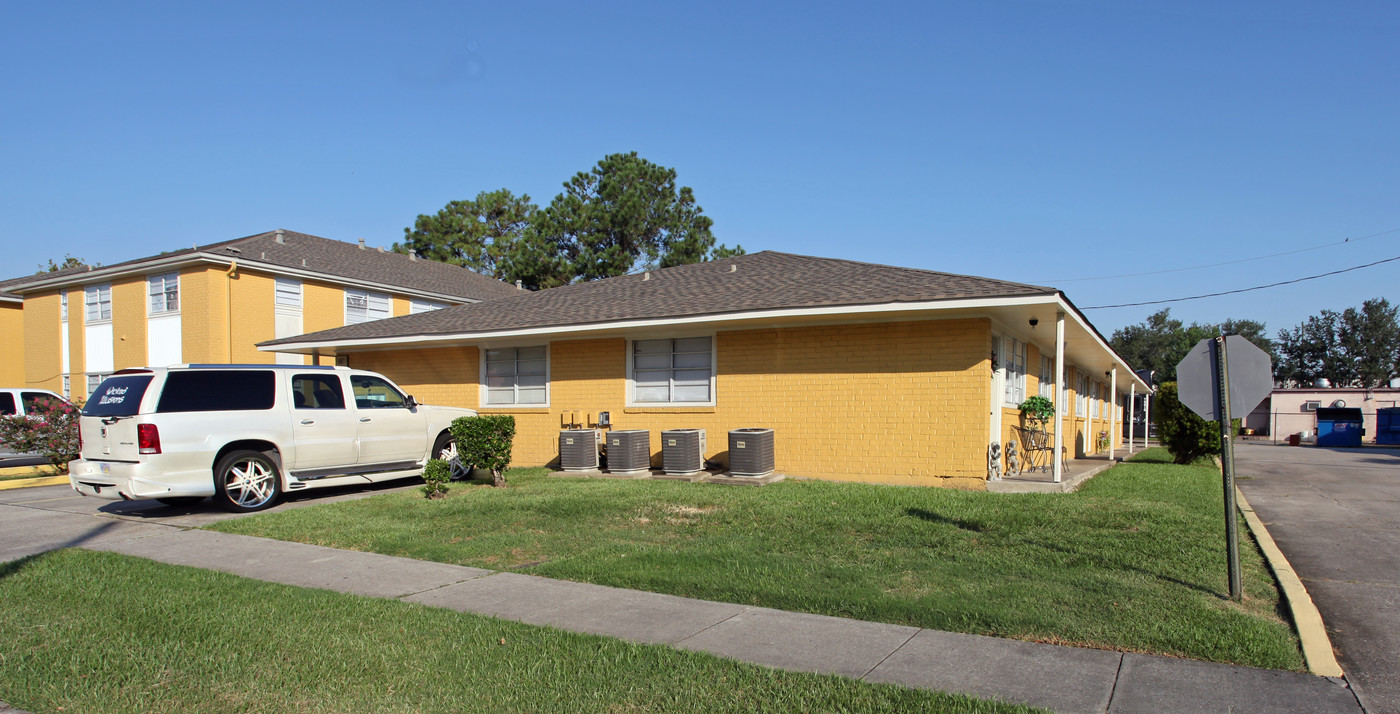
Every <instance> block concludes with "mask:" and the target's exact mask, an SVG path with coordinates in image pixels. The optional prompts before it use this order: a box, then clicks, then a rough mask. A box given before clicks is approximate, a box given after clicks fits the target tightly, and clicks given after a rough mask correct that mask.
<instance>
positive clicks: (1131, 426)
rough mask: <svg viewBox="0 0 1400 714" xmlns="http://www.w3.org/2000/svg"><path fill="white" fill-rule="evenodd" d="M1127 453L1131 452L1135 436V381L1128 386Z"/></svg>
mask: <svg viewBox="0 0 1400 714" xmlns="http://www.w3.org/2000/svg"><path fill="white" fill-rule="evenodd" d="M1124 416H1126V417H1128V453H1130V454H1131V453H1133V438H1134V437H1135V436H1137V434H1136V433H1134V432H1136V431H1137V382H1133V383H1132V385H1131V386H1129V387H1128V413H1127V414H1126V415H1124Z"/></svg>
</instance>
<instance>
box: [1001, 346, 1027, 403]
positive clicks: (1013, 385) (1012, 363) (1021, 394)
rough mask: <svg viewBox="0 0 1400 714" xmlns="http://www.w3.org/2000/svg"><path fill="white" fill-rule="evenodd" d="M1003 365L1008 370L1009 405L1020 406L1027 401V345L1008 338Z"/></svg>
mask: <svg viewBox="0 0 1400 714" xmlns="http://www.w3.org/2000/svg"><path fill="white" fill-rule="evenodd" d="M1003 347H1004V349H1003V351H1002V360H1001V361H1002V365H1003V367H1004V368H1005V369H1006V396H1005V400H1006V403H1007V404H1012V405H1016V406H1020V404H1021V402H1024V401H1026V343H1024V342H1022V341H1020V340H1018V339H1016V338H1014V337H1008V338H1006V340H1005V342H1003Z"/></svg>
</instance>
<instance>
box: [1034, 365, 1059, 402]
mask: <svg viewBox="0 0 1400 714" xmlns="http://www.w3.org/2000/svg"><path fill="white" fill-rule="evenodd" d="M1037 392H1038V393H1039V394H1040V396H1042V397H1045V398H1046V399H1049V400H1050V401H1052V402H1053V401H1055V358H1054V357H1046V356H1045V355H1041V356H1040V386H1039V387H1038V389H1037Z"/></svg>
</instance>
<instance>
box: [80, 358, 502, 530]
mask: <svg viewBox="0 0 1400 714" xmlns="http://www.w3.org/2000/svg"><path fill="white" fill-rule="evenodd" d="M347 395H349V397H350V398H349V399H347V398H346V396H347ZM475 415H476V412H474V411H472V410H470V409H456V408H452V407H434V406H427V405H424V404H418V403H417V402H416V401H415V400H414V399H413V397H412V396H406V395H405V394H404V393H403V390H401V389H399V388H398V387H397V386H396V385H395V384H394V383H393V382H390V381H389V380H388V379H386V378H385V377H383V376H382V375H379V374H375V373H374V372H366V371H363V370H356V369H349V368H346V367H311V366H302V365H226V364H210V365H178V366H174V367H161V368H156V369H126V370H122V371H120V372H116V373H114V374H112V375H111V376H110V377H108V378H107V379H105V380H104V381H103V382H102V384H101V386H99V387H98V388H97V390H96V391H94V392H93V393H92V396H91V397H89V398H88V402H87V405H86V406H85V407H84V408H83V415H82V417H81V419H80V423H81V424H80V428H79V433H80V435H81V439H82V441H81V452H82V453H81V458H79V459H78V460H77V461H73V462H71V463H70V464H69V465H68V468H69V481H70V482H71V483H72V484H73V489H74V490H76V491H77V492H78V493H80V494H82V495H84V496H97V497H99V498H108V499H112V500H117V499H122V500H138V499H147V498H153V499H156V500H158V501H160V502H162V503H165V504H167V505H185V504H189V503H194V502H197V501H199V500H201V499H203V498H205V497H207V496H213V497H214V499H215V500H216V501H217V502H218V503H219V505H221V506H223V507H224V508H226V509H228V510H231V511H236V512H249V511H256V510H260V509H263V508H267V507H269V506H271V505H273V504H274V503H276V502H277V500H278V499H279V498H280V497H281V495H282V494H283V493H287V492H291V491H300V490H303V489H308V488H318V487H325V486H342V485H347V484H363V483H366V482H375V481H386V480H389V479H396V478H405V477H411V476H418V475H420V474H421V473H422V471H423V466H424V464H425V463H426V462H427V459H428V458H429V457H431V456H438V457H440V458H446V459H448V460H450V461H453V462H454V471H457V472H458V473H456V474H454V475H460V464H459V463H458V462H456V458H455V457H456V455H457V447H456V443H455V442H454V441H453V439H452V436H451V433H450V432H449V431H448V426H449V425H450V424H451V423H452V420H454V419H456V418H458V417H462V416H475Z"/></svg>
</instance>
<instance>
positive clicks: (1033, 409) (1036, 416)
mask: <svg viewBox="0 0 1400 714" xmlns="http://www.w3.org/2000/svg"><path fill="white" fill-rule="evenodd" d="M1021 417H1022V418H1023V419H1025V420H1026V421H1027V422H1028V423H1029V424H1030V427H1031V428H1032V429H1035V430H1038V431H1044V430H1045V425H1046V424H1048V423H1050V420H1051V419H1054V418H1055V403H1054V402H1052V401H1050V400H1049V399H1048V398H1046V397H1042V396H1040V395H1039V394H1037V395H1035V396H1033V397H1030V398H1028V399H1026V401H1024V402H1021Z"/></svg>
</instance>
